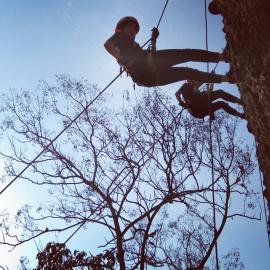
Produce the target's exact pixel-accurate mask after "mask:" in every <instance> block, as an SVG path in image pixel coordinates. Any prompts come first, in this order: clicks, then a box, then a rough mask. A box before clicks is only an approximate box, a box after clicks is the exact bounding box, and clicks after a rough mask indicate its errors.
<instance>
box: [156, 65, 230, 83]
mask: <svg viewBox="0 0 270 270" xmlns="http://www.w3.org/2000/svg"><path fill="white" fill-rule="evenodd" d="M183 80H194V81H199V82H205V83H221V82H228V78H227V76H224V75H220V74H213V73H207V72H203V71H199V70H196V69H192V68H184V67H170V68H164V69H160V70H158V71H157V72H156V82H157V84H156V85H166V84H170V83H174V82H178V81H183Z"/></svg>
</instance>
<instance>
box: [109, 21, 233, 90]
mask: <svg viewBox="0 0 270 270" xmlns="http://www.w3.org/2000/svg"><path fill="white" fill-rule="evenodd" d="M139 29H140V25H139V23H138V21H137V19H136V18H134V17H131V16H127V17H124V18H122V19H121V20H120V21H119V22H118V23H117V25H116V29H115V33H114V35H113V36H111V37H110V38H109V39H108V40H107V41H106V42H105V44H104V46H105V48H106V50H107V51H108V52H109V53H110V54H111V55H112V56H114V57H115V58H116V59H117V61H118V62H119V64H120V65H121V66H123V67H125V68H126V70H127V72H128V73H129V75H130V76H131V77H132V79H133V81H134V82H136V83H137V84H139V85H143V86H146V87H153V86H158V85H165V84H170V83H174V82H177V81H182V80H187V79H189V80H196V81H201V82H208V83H211V82H212V83H220V82H229V83H234V78H233V76H232V75H231V74H228V75H218V74H211V73H207V72H202V71H199V70H196V69H191V68H186V67H174V65H177V64H180V63H184V62H188V61H198V62H214V63H217V62H219V61H224V62H227V63H228V62H229V59H228V58H227V53H218V52H209V51H205V50H199V49H170V50H155V48H154V49H153V50H144V49H142V48H141V47H140V46H139V44H138V43H136V42H135V37H136V35H137V33H138V32H139ZM158 35H159V32H158V29H157V28H154V29H152V38H151V40H152V41H155V40H156V38H157V37H158ZM153 47H155V46H153Z"/></svg>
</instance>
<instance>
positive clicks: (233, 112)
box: [211, 101, 244, 118]
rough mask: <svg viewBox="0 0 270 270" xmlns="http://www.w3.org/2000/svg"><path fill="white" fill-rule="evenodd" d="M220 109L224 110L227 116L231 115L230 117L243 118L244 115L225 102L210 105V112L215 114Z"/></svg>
mask: <svg viewBox="0 0 270 270" xmlns="http://www.w3.org/2000/svg"><path fill="white" fill-rule="evenodd" d="M220 109H222V110H224V111H225V112H227V113H228V114H231V115H234V116H238V117H240V118H244V114H243V113H240V112H238V111H237V110H235V109H233V108H232V107H230V106H229V104H228V103H226V102H223V101H218V102H214V103H212V104H211V110H212V112H216V111H217V110H220Z"/></svg>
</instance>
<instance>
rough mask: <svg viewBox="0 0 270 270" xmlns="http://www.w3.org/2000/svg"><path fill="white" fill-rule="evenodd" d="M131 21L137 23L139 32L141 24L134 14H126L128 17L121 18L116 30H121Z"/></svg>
mask: <svg viewBox="0 0 270 270" xmlns="http://www.w3.org/2000/svg"><path fill="white" fill-rule="evenodd" d="M129 22H133V23H135V24H136V26H137V33H138V32H139V30H140V25H139V22H138V21H137V19H136V18H135V17H132V16H126V17H123V18H122V19H120V20H119V21H118V23H117V24H116V27H115V32H121V30H122V29H121V28H122V27H123V26H124V25H125V24H127V23H129Z"/></svg>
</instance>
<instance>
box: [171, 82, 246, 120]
mask: <svg viewBox="0 0 270 270" xmlns="http://www.w3.org/2000/svg"><path fill="white" fill-rule="evenodd" d="M201 85H202V83H199V82H195V81H189V82H187V83H184V84H183V85H182V87H181V88H180V89H179V90H178V91H177V92H176V93H175V96H176V98H177V100H178V101H179V105H181V106H182V107H183V108H185V109H187V110H188V111H189V113H190V114H191V115H192V116H193V117H196V118H204V117H205V116H207V115H210V117H211V119H212V120H214V119H215V117H214V113H215V112H216V111H217V110H220V109H222V110H224V111H225V112H227V113H229V114H231V115H234V116H238V117H240V118H242V119H244V113H240V112H238V111H236V110H235V109H233V108H232V107H230V106H229V104H228V103H226V102H224V101H217V102H213V101H215V100H217V99H223V100H225V101H229V102H233V103H237V104H240V105H242V101H241V99H240V98H237V97H235V96H233V95H231V94H229V93H226V92H225V91H223V90H215V91H213V84H210V87H209V89H208V92H207V91H205V92H200V90H199V87H200V86H201ZM181 96H182V97H181ZM208 98H209V101H210V108H209V101H208ZM209 109H210V111H209Z"/></svg>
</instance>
